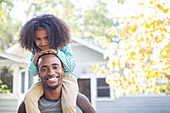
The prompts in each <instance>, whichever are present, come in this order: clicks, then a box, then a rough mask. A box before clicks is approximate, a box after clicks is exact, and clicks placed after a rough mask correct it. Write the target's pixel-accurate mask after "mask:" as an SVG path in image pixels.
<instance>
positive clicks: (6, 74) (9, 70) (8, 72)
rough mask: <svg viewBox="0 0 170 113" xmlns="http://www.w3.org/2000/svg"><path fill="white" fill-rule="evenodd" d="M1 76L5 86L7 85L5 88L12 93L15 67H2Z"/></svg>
mask: <svg viewBox="0 0 170 113" xmlns="http://www.w3.org/2000/svg"><path fill="white" fill-rule="evenodd" d="M0 69H1V70H0V75H1V78H0V79H1V80H2V81H3V84H5V85H6V86H7V87H6V86H5V88H6V89H8V90H9V91H10V92H12V83H13V77H12V74H13V67H12V66H1V68H0Z"/></svg>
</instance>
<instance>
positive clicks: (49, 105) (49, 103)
mask: <svg viewBox="0 0 170 113" xmlns="http://www.w3.org/2000/svg"><path fill="white" fill-rule="evenodd" d="M38 108H39V109H40V112H41V113H63V111H62V108H61V100H60V99H58V100H49V99H46V98H44V97H43V96H42V97H41V98H40V99H39V101H38ZM76 113H82V112H81V110H80V109H79V108H78V107H77V108H76Z"/></svg>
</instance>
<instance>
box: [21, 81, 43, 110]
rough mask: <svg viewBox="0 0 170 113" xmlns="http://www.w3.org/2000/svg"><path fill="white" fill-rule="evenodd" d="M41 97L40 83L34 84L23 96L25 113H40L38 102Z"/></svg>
mask: <svg viewBox="0 0 170 113" xmlns="http://www.w3.org/2000/svg"><path fill="white" fill-rule="evenodd" d="M42 95H43V88H42V84H41V82H38V83H36V84H35V85H34V86H33V87H32V88H31V89H30V90H29V91H28V92H27V93H26V95H25V97H24V103H25V108H26V112H27V113H40V111H39V109H38V100H39V98H40V97H41V96H42Z"/></svg>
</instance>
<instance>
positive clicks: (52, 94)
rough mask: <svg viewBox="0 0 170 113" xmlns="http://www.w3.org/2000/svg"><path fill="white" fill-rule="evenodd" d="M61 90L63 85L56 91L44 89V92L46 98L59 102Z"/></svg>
mask: <svg viewBox="0 0 170 113" xmlns="http://www.w3.org/2000/svg"><path fill="white" fill-rule="evenodd" d="M61 88H62V85H60V86H58V87H57V88H56V89H47V88H43V90H44V97H45V98H47V99H50V100H58V99H60V97H61Z"/></svg>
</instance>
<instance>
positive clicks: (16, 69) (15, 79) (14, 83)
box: [12, 63, 20, 96]
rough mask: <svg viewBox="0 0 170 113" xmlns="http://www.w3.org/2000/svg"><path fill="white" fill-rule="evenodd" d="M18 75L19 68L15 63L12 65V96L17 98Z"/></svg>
mask: <svg viewBox="0 0 170 113" xmlns="http://www.w3.org/2000/svg"><path fill="white" fill-rule="evenodd" d="M19 78H20V73H19V66H18V64H17V63H15V64H14V69H13V92H12V93H13V94H14V95H16V96H18V95H19V91H20V87H19V86H20V84H19V83H20V80H19Z"/></svg>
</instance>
